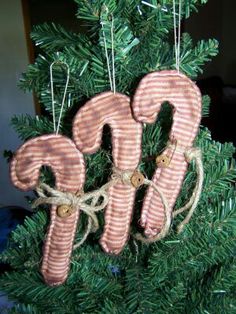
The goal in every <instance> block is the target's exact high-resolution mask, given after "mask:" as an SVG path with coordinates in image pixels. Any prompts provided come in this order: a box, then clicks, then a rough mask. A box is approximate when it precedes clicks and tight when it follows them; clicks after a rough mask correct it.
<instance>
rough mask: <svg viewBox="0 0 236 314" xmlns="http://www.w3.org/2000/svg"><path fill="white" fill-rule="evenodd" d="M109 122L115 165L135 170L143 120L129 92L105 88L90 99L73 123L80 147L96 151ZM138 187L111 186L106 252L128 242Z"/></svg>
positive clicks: (75, 137)
mask: <svg viewBox="0 0 236 314" xmlns="http://www.w3.org/2000/svg"><path fill="white" fill-rule="evenodd" d="M105 124H108V125H109V126H110V127H111V132H112V155H113V163H114V165H115V167H117V168H119V169H120V170H129V171H133V170H135V168H136V167H137V166H138V163H139V160H140V155H141V137H142V126H141V123H138V122H136V121H135V120H134V119H133V117H132V114H131V108H130V100H129V98H128V97H127V96H125V95H122V94H119V93H115V94H114V93H112V92H105V93H102V94H100V95H98V96H96V97H94V98H92V99H91V100H90V101H88V102H87V103H86V104H85V105H84V106H83V107H82V108H81V109H80V110H79V111H78V113H77V115H76V116H75V120H74V123H73V139H74V141H75V144H76V145H77V147H78V148H79V150H80V151H81V152H83V153H86V154H92V153H95V152H96V151H97V150H98V149H99V147H100V146H101V141H102V131H103V127H104V125H105ZM134 198H135V188H134V187H132V186H129V185H124V184H123V183H117V184H115V185H114V186H112V187H110V188H109V203H108V205H107V208H106V214H105V227H104V233H103V235H102V238H101V241H100V243H101V245H102V247H103V249H104V250H105V251H106V252H109V253H115V254H118V253H119V252H120V251H121V250H122V248H123V246H124V245H125V243H126V241H127V238H128V232H129V226H130V221H131V216H132V210H133V203H134Z"/></svg>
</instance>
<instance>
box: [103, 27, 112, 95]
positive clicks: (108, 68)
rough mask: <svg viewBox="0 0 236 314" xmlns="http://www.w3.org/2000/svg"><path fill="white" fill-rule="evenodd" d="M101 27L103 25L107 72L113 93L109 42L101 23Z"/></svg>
mask: <svg viewBox="0 0 236 314" xmlns="http://www.w3.org/2000/svg"><path fill="white" fill-rule="evenodd" d="M101 25H102V34H103V41H104V48H105V56H106V61H107V71H108V76H109V82H110V87H111V91H113V84H112V77H111V68H110V62H109V56H108V50H107V41H106V35H105V31H104V26H103V25H104V23H103V22H101Z"/></svg>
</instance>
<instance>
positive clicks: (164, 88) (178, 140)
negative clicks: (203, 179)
mask: <svg viewBox="0 0 236 314" xmlns="http://www.w3.org/2000/svg"><path fill="white" fill-rule="evenodd" d="M165 101H168V102H169V103H170V104H171V105H172V106H173V107H174V110H173V125H172V128H171V132H170V141H171V142H172V143H174V144H173V145H169V146H167V147H166V149H165V151H164V152H163V154H162V155H161V156H162V158H161V159H162V161H163V162H164V164H163V167H161V168H157V170H156V172H155V174H154V176H153V178H152V181H153V182H154V183H155V184H156V185H157V186H158V187H159V188H160V189H161V190H162V192H163V193H164V195H165V196H166V198H167V201H168V204H169V213H167V215H170V214H171V212H172V209H173V206H174V204H175V201H176V198H177V196H178V194H179V192H180V189H181V186H182V182H183V179H184V176H185V173H186V170H187V165H188V164H187V161H186V159H185V155H184V153H185V150H186V149H187V148H190V147H191V146H192V144H193V141H194V139H195V137H196V135H197V132H198V127H199V124H200V120H201V94H200V91H199V89H198V88H197V86H196V85H195V84H194V83H193V82H192V81H191V80H190V79H189V78H188V77H187V76H185V75H184V74H181V73H178V72H177V71H175V70H173V71H161V72H153V73H150V74H148V75H146V76H145V77H144V78H143V79H142V80H141V82H140V84H139V86H138V89H137V91H136V93H135V96H134V100H133V104H132V106H133V112H134V116H135V118H136V119H137V121H139V122H144V123H153V122H154V121H155V120H156V117H157V114H158V113H159V111H160V109H161V106H162V103H163V102H165ZM166 160H170V163H169V164H168V163H167V164H166V165H165V162H166ZM164 219H165V213H164V208H163V204H162V202H161V199H160V196H159V195H158V194H157V193H156V192H155V191H154V189H153V188H152V187H149V188H148V190H147V194H146V196H145V200H144V204H143V208H142V214H141V225H142V227H144V228H145V234H146V236H155V235H156V234H157V233H158V232H160V230H161V228H162V226H163V224H164Z"/></svg>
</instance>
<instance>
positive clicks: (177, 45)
mask: <svg viewBox="0 0 236 314" xmlns="http://www.w3.org/2000/svg"><path fill="white" fill-rule="evenodd" d="M175 6H176V3H175V0H173V20H174V42H175V66H176V70H177V71H178V72H179V69H180V39H181V15H182V0H179V12H178V34H177V21H176V9H175Z"/></svg>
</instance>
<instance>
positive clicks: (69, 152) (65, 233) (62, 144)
mask: <svg viewBox="0 0 236 314" xmlns="http://www.w3.org/2000/svg"><path fill="white" fill-rule="evenodd" d="M42 166H49V167H50V168H51V169H52V171H53V173H54V176H55V179H56V188H57V189H58V190H60V191H65V192H72V193H75V192H77V191H79V190H81V189H82V187H83V184H84V180H85V165H84V158H83V155H82V154H81V153H80V152H79V151H78V149H77V148H76V146H75V144H74V143H73V142H72V141H71V140H70V139H68V138H66V137H64V136H62V135H55V134H50V135H43V136H39V137H37V138H34V139H32V140H29V141H27V142H26V143H25V144H24V145H22V146H21V147H20V149H19V150H18V151H17V152H16V155H15V156H14V158H13V161H12V163H11V167H10V172H11V179H12V182H13V184H14V185H15V186H16V187H18V188H19V189H21V190H23V191H27V190H31V189H34V188H35V187H36V186H37V185H38V182H39V176H40V169H41V167H42ZM56 210H57V207H56V206H52V209H51V212H50V213H51V222H50V226H49V228H48V232H47V236H46V240H45V244H44V252H43V262H42V269H41V271H42V274H43V276H44V279H45V281H46V283H47V284H49V285H59V284H62V283H63V282H64V281H65V280H66V278H67V274H68V270H69V265H70V256H71V252H72V247H73V241H74V236H75V232H76V226H77V222H78V219H79V211H78V210H76V211H75V212H73V214H72V215H71V216H70V217H67V218H61V217H59V216H57V214H56Z"/></svg>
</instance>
